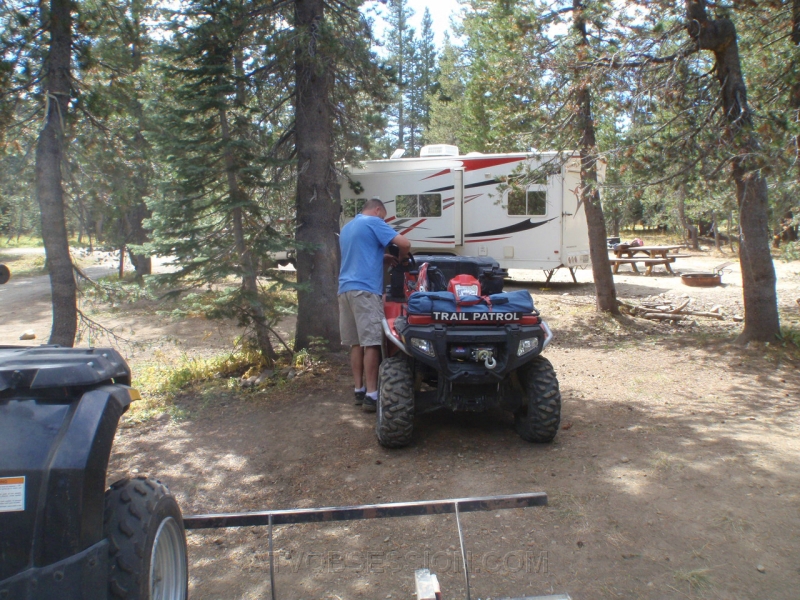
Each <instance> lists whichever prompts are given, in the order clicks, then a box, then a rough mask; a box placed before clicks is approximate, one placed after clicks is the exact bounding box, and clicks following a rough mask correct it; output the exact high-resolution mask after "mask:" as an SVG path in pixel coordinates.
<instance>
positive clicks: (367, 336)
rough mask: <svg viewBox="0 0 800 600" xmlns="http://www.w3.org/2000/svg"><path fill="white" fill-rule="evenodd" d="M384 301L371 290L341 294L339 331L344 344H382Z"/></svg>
mask: <svg viewBox="0 0 800 600" xmlns="http://www.w3.org/2000/svg"><path fill="white" fill-rule="evenodd" d="M382 321H383V301H382V300H381V297H380V296H378V295H376V294H372V293H370V292H362V291H352V292H344V293H343V294H339V333H340V334H341V336H342V345H344V346H380V345H381V341H382V337H383V327H382V325H381V322H382Z"/></svg>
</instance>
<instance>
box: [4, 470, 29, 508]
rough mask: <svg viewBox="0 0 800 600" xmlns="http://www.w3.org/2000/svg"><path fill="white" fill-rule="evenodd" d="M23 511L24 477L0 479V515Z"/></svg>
mask: <svg viewBox="0 0 800 600" xmlns="http://www.w3.org/2000/svg"><path fill="white" fill-rule="evenodd" d="M22 510H25V476H24V475H22V476H20V477H0V513H4V512H15V511H22Z"/></svg>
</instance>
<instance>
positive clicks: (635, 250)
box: [609, 244, 688, 275]
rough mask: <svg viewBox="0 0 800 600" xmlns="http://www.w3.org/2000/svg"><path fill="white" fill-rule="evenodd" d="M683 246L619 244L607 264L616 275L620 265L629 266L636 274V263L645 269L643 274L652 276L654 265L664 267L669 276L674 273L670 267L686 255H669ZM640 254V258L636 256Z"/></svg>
mask: <svg viewBox="0 0 800 600" xmlns="http://www.w3.org/2000/svg"><path fill="white" fill-rule="evenodd" d="M682 247H683V246H630V245H628V244H619V245H618V246H617V247H616V248H615V249H614V257H609V262H610V263H611V265H612V266H613V267H614V269H613V271H614V273H615V274H616V273H617V272H618V271H619V266H620V265H622V264H629V265H630V266H631V267H632V268H633V270H634V271H635V272H636V273H638V272H639V269H637V268H636V263H637V262H638V263H642V264H643V265H644V266H645V267H646V270H645V274H646V275H652V274H653V267H654V266H655V265H664V268H665V269H666V270H667V272H668V273H669V274H670V275H674V274H675V272H674V271H673V270H672V267H671V266H670V265H671V264H672V263H674V262H675V260H676V259H678V258H685V257H687V256H688V255H686V254H675V253H673V254H670V252H671V251H673V250H678V249H679V248H682ZM639 253H641V254H642V256H636V255H637V254H639Z"/></svg>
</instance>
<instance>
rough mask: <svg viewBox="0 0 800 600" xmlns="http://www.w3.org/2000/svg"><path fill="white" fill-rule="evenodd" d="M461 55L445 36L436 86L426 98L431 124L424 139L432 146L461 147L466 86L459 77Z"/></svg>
mask: <svg viewBox="0 0 800 600" xmlns="http://www.w3.org/2000/svg"><path fill="white" fill-rule="evenodd" d="M459 59H460V52H459V50H458V48H457V47H456V46H454V45H453V44H452V43H451V42H450V37H449V36H445V40H444V44H443V46H442V52H441V56H440V58H439V65H438V67H439V73H438V78H437V79H438V82H437V83H438V85H437V87H436V90H435V91H431V92H429V94H428V102H429V103H430V124H429V125H428V129H427V131H426V134H425V135H426V137H427V139H429V140H430V141H431V142H432V143H435V144H453V145H456V146H463V145H464V139H465V132H464V111H465V103H466V100H465V98H464V91H465V85H464V81H463V79H462V77H461V71H462V66H461V64H460V60H459Z"/></svg>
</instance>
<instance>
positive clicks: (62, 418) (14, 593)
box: [0, 346, 188, 600]
mask: <svg viewBox="0 0 800 600" xmlns="http://www.w3.org/2000/svg"><path fill="white" fill-rule="evenodd" d="M130 384H131V372H130V369H129V368H128V365H127V364H126V363H125V361H124V360H123V358H122V356H120V355H119V353H118V352H116V351H115V350H113V349H111V348H59V347H57V346H41V347H38V348H25V347H12V346H0V600H56V599H57V600H78V599H80V600H107V599H110V598H126V599H128V600H186V597H187V583H188V569H187V559H186V537H185V534H184V526H183V519H182V516H181V511H180V508H179V507H178V504H177V502H176V501H175V498H174V497H173V496H172V495H171V494H170V493H169V490H168V489H167V488H166V487H165V486H164V485H162V484H161V482H159V481H157V480H155V479H147V478H145V477H134V478H125V479H122V480H120V481H117V482H116V483H113V484H112V485H111V486H110V487H109V488H106V468H107V466H108V460H109V455H110V454H111V446H112V444H113V441H114V436H115V434H116V431H117V424H118V422H119V418H120V417H121V416H122V414H123V413H124V412H125V411H126V410H127V409H128V406H129V405H130V403H131V402H132V401H134V400H136V399H138V398H139V394H138V393H137V392H136V390H134V389H132V388H131V387H130Z"/></svg>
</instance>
